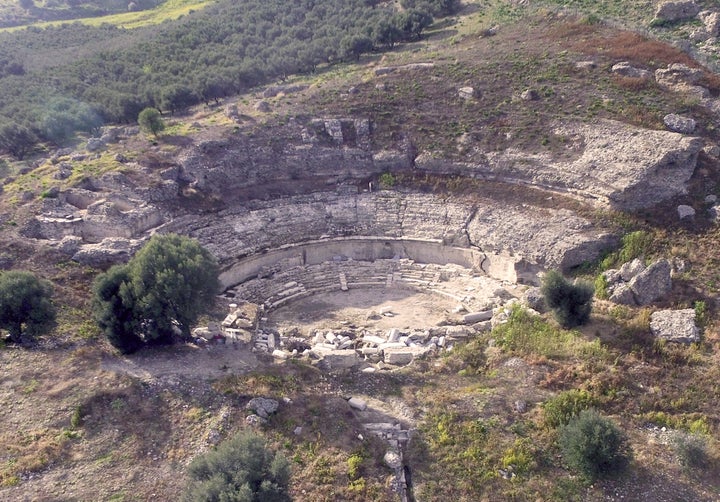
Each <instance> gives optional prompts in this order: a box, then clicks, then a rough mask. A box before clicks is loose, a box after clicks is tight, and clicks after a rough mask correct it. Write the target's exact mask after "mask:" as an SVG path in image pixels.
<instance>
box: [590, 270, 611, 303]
mask: <svg viewBox="0 0 720 502" xmlns="http://www.w3.org/2000/svg"><path fill="white" fill-rule="evenodd" d="M593 286H594V287H595V296H597V297H598V298H600V299H601V300H607V299H608V298H610V295H609V294H608V282H607V279H606V278H605V276H604V275H603V274H598V275H597V277H595V282H594V283H593Z"/></svg>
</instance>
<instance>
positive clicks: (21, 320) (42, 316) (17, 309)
mask: <svg viewBox="0 0 720 502" xmlns="http://www.w3.org/2000/svg"><path fill="white" fill-rule="evenodd" d="M51 295H52V286H51V284H50V283H49V282H47V281H44V280H41V279H39V278H38V277H36V276H35V275H34V274H33V273H32V272H27V271H24V270H10V271H7V272H0V328H3V329H6V330H7V331H8V332H9V333H10V339H11V340H12V341H13V342H15V343H20V342H21V341H22V335H23V334H25V335H26V336H29V337H34V336H36V335H37V334H38V333H39V332H40V331H41V330H42V329H43V328H47V327H48V326H49V325H51V324H52V323H53V322H54V321H55V307H54V306H53V304H52V302H51V300H50V297H51Z"/></svg>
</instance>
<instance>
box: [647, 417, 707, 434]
mask: <svg viewBox="0 0 720 502" xmlns="http://www.w3.org/2000/svg"><path fill="white" fill-rule="evenodd" d="M640 418H642V419H644V420H646V421H647V422H650V423H651V424H654V425H657V426H658V427H667V428H669V429H678V430H682V431H686V432H690V433H692V434H703V435H708V434H710V424H709V423H708V418H707V416H705V415H702V414H700V413H680V414H678V415H672V414H670V413H666V412H664V411H650V412H647V413H645V414H643V415H642V416H641V417H640Z"/></svg>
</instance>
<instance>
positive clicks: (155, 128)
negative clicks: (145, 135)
mask: <svg viewBox="0 0 720 502" xmlns="http://www.w3.org/2000/svg"><path fill="white" fill-rule="evenodd" d="M138 124H139V125H140V128H141V129H143V130H144V131H147V132H150V133H152V135H153V136H155V137H156V138H157V135H158V133H160V132H162V131H163V130H164V129H165V121H164V120H163V119H162V116H161V115H160V112H159V111H158V110H157V109H155V108H145V109H144V110H143V111H141V112H140V114H139V115H138Z"/></svg>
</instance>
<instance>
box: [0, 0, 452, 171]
mask: <svg viewBox="0 0 720 502" xmlns="http://www.w3.org/2000/svg"><path fill="white" fill-rule="evenodd" d="M405 6H406V8H405V9H403V10H401V11H398V10H395V9H394V8H393V7H392V6H391V5H390V4H386V3H382V4H379V3H377V2H372V1H370V2H369V1H367V0H347V1H344V2H335V1H332V0H312V1H303V2H291V3H288V2H287V1H284V0H245V1H243V2H231V1H229V0H224V1H220V2H218V3H217V4H215V5H213V6H210V7H208V8H206V9H204V10H202V11H198V12H194V13H193V14H191V15H189V16H186V17H185V18H183V19H181V20H179V21H176V22H168V23H165V24H163V25H161V26H159V27H156V28H155V29H152V30H150V29H143V30H140V31H138V32H137V37H136V38H135V39H134V40H133V41H132V43H129V42H128V34H127V32H126V31H125V30H121V29H118V28H112V27H108V26H102V27H100V28H90V27H86V26H74V25H70V26H63V27H58V28H47V29H45V30H38V29H28V30H25V31H22V32H18V33H13V34H4V35H2V36H0V54H1V55H2V61H1V62H2V64H0V131H2V130H4V129H5V128H6V127H8V126H12V127H15V128H18V127H20V128H23V130H26V131H27V132H28V134H27V135H26V136H27V137H26V138H25V139H26V143H29V144H30V145H32V144H34V143H35V142H37V141H51V142H54V143H58V142H61V141H63V140H64V139H65V138H66V137H67V135H68V134H69V132H70V131H72V132H74V131H86V132H89V131H92V130H93V128H96V127H97V125H98V123H100V121H107V122H130V121H134V120H135V119H136V118H137V116H138V113H139V112H140V111H141V110H143V109H144V108H146V107H154V108H157V109H158V110H161V111H162V112H163V113H165V112H170V113H173V112H176V111H178V110H182V109H184V108H186V107H188V106H190V105H194V104H197V103H201V102H205V103H211V102H213V101H218V100H219V99H221V98H223V97H225V96H229V95H234V94H237V93H239V92H242V91H245V90H247V89H249V88H251V87H254V86H257V85H259V84H262V83H265V82H268V81H271V80H274V79H281V80H282V79H285V78H287V77H288V76H289V75H291V74H298V73H310V72H313V71H315V70H316V68H317V67H318V65H321V64H328V63H336V62H341V61H351V60H356V59H358V58H359V57H360V55H361V54H363V53H367V52H371V51H381V50H387V49H389V48H392V47H393V46H394V45H396V44H397V43H400V42H404V41H410V40H416V39H418V38H419V37H420V36H421V34H422V32H423V31H424V30H425V29H426V28H427V27H428V26H429V25H430V24H431V23H432V22H433V15H437V16H440V15H446V14H447V13H449V12H451V11H452V10H453V9H455V8H457V7H458V3H457V2H456V1H454V0H453V1H451V0H423V1H422V2H416V1H411V0H406V1H405ZM113 39H117V40H118V41H120V42H119V45H120V46H121V48H119V49H114V48H112V49H108V48H107V47H108V40H113ZM96 47H98V48H99V49H98V48H96ZM78 48H80V50H78ZM55 61H57V62H55ZM8 143H9V142H8V141H3V139H2V138H1V137H0V149H4V150H6V151H9V152H10V153H12V154H13V155H15V156H17V157H22V156H23V155H24V154H25V153H27V149H20V151H17V149H15V150H16V151H12V150H10V149H9V148H8ZM23 150H24V151H23Z"/></svg>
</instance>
